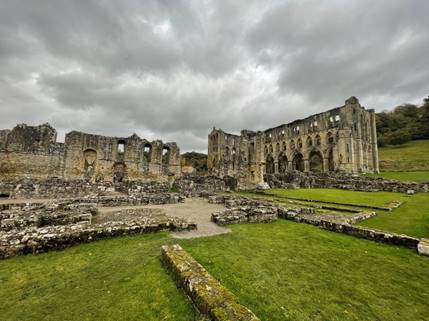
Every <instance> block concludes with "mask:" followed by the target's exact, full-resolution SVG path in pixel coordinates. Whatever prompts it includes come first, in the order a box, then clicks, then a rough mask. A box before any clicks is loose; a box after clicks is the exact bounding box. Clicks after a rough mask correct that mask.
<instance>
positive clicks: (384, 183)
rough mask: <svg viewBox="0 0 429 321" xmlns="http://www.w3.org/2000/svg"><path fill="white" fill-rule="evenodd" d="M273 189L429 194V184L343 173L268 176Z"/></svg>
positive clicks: (296, 172) (295, 172) (289, 173)
mask: <svg viewBox="0 0 429 321" xmlns="http://www.w3.org/2000/svg"><path fill="white" fill-rule="evenodd" d="M266 179H267V182H268V184H269V185H270V186H271V187H272V188H339V189H347V190H353V191H365V192H375V191H385V192H401V193H408V191H411V190H412V191H413V193H414V192H427V191H428V189H429V187H428V186H429V182H423V183H417V182H401V181H397V180H386V179H382V178H374V177H368V176H362V175H360V176H359V175H353V174H347V173H342V172H338V173H337V172H327V173H302V172H298V171H291V172H288V173H285V174H270V175H266Z"/></svg>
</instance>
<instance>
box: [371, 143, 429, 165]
mask: <svg viewBox="0 0 429 321" xmlns="http://www.w3.org/2000/svg"><path fill="white" fill-rule="evenodd" d="M378 155H379V161H380V170H381V171H382V172H384V171H420V170H426V171H427V170H429V140H416V141H411V142H408V143H405V144H402V145H395V146H386V147H381V148H380V149H379V153H378Z"/></svg>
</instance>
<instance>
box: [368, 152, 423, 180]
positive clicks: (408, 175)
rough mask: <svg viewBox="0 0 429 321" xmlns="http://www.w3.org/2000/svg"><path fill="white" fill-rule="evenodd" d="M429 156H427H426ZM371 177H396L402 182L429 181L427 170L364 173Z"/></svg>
mask: <svg viewBox="0 0 429 321" xmlns="http://www.w3.org/2000/svg"><path fill="white" fill-rule="evenodd" d="M428 157H429V156H428ZM366 175H367V176H371V177H381V178H384V179H396V180H398V181H404V182H429V171H416V172H381V173H379V174H366Z"/></svg>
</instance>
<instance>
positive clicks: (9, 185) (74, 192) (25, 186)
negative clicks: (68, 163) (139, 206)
mask: <svg viewBox="0 0 429 321" xmlns="http://www.w3.org/2000/svg"><path fill="white" fill-rule="evenodd" d="M169 190H170V186H169V184H168V183H166V182H142V181H125V182H122V183H116V184H114V183H112V182H108V181H101V182H89V181H86V180H65V179H62V178H48V179H43V180H42V179H39V180H37V179H16V180H13V179H8V180H2V181H0V195H4V196H8V197H9V198H66V197H67V198H69V197H81V196H87V195H109V194H114V193H117V192H119V193H123V194H128V195H135V196H136V197H137V196H141V195H146V194H162V193H164V194H165V193H168V192H169Z"/></svg>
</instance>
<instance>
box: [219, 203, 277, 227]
mask: <svg viewBox="0 0 429 321" xmlns="http://www.w3.org/2000/svg"><path fill="white" fill-rule="evenodd" d="M211 220H212V221H213V222H214V223H216V224H217V225H221V226H223V225H228V224H237V223H268V222H273V221H275V220H277V208H276V207H274V206H271V207H270V206H259V207H253V206H241V207H234V208H230V209H226V210H223V211H220V212H215V213H213V214H212V217H211Z"/></svg>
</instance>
